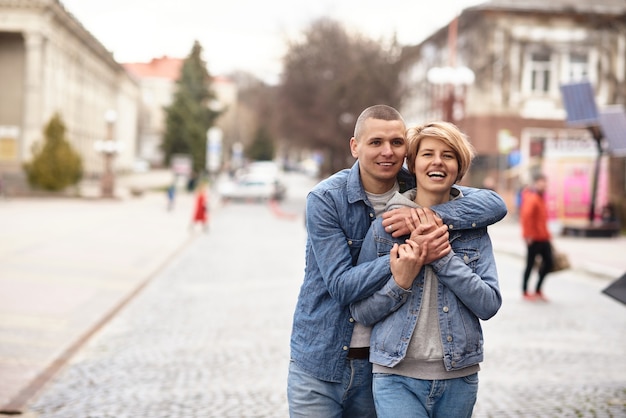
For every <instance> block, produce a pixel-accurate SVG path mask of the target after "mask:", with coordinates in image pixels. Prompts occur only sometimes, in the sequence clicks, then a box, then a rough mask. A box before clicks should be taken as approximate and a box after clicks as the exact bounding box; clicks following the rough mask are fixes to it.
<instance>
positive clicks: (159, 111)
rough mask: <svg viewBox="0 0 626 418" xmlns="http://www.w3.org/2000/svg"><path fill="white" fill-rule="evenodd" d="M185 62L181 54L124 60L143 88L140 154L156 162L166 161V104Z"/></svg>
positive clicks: (141, 88)
mask: <svg viewBox="0 0 626 418" xmlns="http://www.w3.org/2000/svg"><path fill="white" fill-rule="evenodd" d="M183 62H184V60H183V59H181V58H171V57H167V56H164V57H161V58H154V59H152V60H151V61H150V62H147V63H143V62H141V63H124V64H122V65H123V66H124V68H126V70H127V71H128V72H129V74H130V75H131V76H132V77H133V78H134V79H135V80H136V81H137V83H138V84H139V88H140V90H141V101H140V112H139V124H138V137H139V138H138V143H137V155H138V156H139V157H140V158H142V159H145V160H147V161H148V162H150V164H151V165H152V166H160V165H161V164H162V163H163V152H162V151H161V142H162V138H163V134H164V132H165V122H166V121H165V112H164V110H163V108H164V107H167V106H169V105H171V104H172V100H173V98H174V93H175V92H176V81H177V80H178V79H179V77H180V71H181V68H182V66H183Z"/></svg>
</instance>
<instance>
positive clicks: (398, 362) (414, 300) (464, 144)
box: [351, 122, 502, 418]
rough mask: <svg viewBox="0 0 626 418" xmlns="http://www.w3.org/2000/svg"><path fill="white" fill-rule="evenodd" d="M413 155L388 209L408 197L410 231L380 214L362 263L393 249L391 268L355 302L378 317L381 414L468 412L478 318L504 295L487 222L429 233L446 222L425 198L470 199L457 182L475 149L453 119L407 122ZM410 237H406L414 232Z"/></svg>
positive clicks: (355, 309) (374, 340)
mask: <svg viewBox="0 0 626 418" xmlns="http://www.w3.org/2000/svg"><path fill="white" fill-rule="evenodd" d="M407 139H408V141H409V145H408V153H407V164H408V168H409V171H410V172H411V173H413V174H414V175H415V178H416V182H417V188H416V189H412V190H409V191H407V192H405V193H396V195H395V196H394V197H393V198H392V199H391V200H390V201H389V202H388V204H387V209H388V210H390V209H394V208H399V207H410V208H412V209H411V212H412V214H411V218H409V219H407V223H408V224H409V225H411V227H410V229H411V230H412V233H411V236H410V237H404V238H394V237H392V236H391V235H390V233H389V232H388V231H386V230H385V228H384V227H383V226H382V223H381V222H380V221H375V222H374V223H373V224H372V226H371V228H370V230H369V232H368V234H367V236H366V237H365V240H364V243H363V248H362V249H361V253H360V256H359V263H361V262H366V261H370V260H372V259H374V258H376V257H378V256H380V255H386V254H390V265H391V272H392V275H391V276H390V278H389V280H388V281H387V283H386V284H385V285H384V286H383V287H382V288H381V289H380V290H379V291H378V292H376V293H374V294H373V295H372V296H370V297H368V298H366V299H363V300H361V301H359V302H357V303H355V304H353V305H352V306H351V312H352V315H353V316H354V318H355V319H356V320H357V321H358V322H359V323H362V324H364V325H366V326H371V325H373V330H372V336H371V341H370V343H371V347H370V361H371V362H372V363H373V372H374V379H373V392H374V401H375V406H376V412H377V414H378V417H379V418H385V417H393V418H402V417H446V418H447V417H455V418H456V417H468V418H469V417H471V415H472V411H473V408H474V404H475V402H476V395H477V392H478V371H479V369H480V367H479V363H480V362H481V361H482V360H483V334H482V329H481V326H480V320H486V319H489V318H491V317H492V316H493V315H495V314H496V312H497V311H498V309H499V308H500V306H501V303H502V298H501V295H500V290H499V285H498V275H497V271H496V263H495V259H494V255H493V249H492V246H491V240H490V238H489V235H488V234H487V228H486V227H481V228H475V229H469V230H456V229H448V234H449V245H443V246H442V245H440V244H439V245H438V246H436V247H433V246H432V245H430V241H433V240H434V237H436V236H440V234H441V230H445V229H447V226H446V225H443V224H442V222H441V220H440V219H439V218H437V217H434V216H432V215H431V214H432V212H425V211H423V210H422V209H421V208H432V209H435V211H436V208H437V205H441V204H444V203H447V202H449V201H452V200H457V199H463V189H464V188H463V187H460V186H457V185H456V183H458V182H459V181H460V180H461V179H462V178H463V176H464V175H465V174H466V173H467V170H468V169H469V166H470V163H471V161H472V159H473V157H474V150H473V147H472V146H471V144H470V143H469V141H468V140H467V138H466V137H465V135H464V134H463V133H462V132H460V131H459V129H458V128H457V127H456V126H455V125H453V124H450V123H447V122H433V123H429V124H426V125H422V126H418V127H415V128H411V129H409V130H408V131H407ZM406 238H409V239H408V240H407V239H406Z"/></svg>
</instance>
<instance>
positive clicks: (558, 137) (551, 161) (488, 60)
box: [402, 0, 626, 219]
mask: <svg viewBox="0 0 626 418" xmlns="http://www.w3.org/2000/svg"><path fill="white" fill-rule="evenodd" d="M404 58H405V60H407V62H409V66H408V67H407V68H408V70H407V71H406V73H405V75H404V77H405V79H404V83H405V85H406V86H407V91H408V99H407V101H406V102H405V106H404V107H403V109H402V110H403V114H404V116H405V117H406V119H407V122H409V123H411V122H421V121H426V120H433V119H442V118H444V119H449V120H452V121H453V122H454V123H456V124H457V125H458V126H459V127H460V128H461V129H462V130H463V131H464V132H465V133H467V134H468V135H469V137H470V139H471V141H472V143H473V144H474V146H475V147H476V150H477V154H478V157H477V158H476V160H475V161H474V164H473V166H472V169H471V172H470V175H469V176H468V178H467V180H466V182H467V183H468V184H472V185H474V186H481V185H483V184H484V180H485V179H486V178H491V179H493V180H495V184H496V189H497V190H498V191H499V192H500V193H501V194H503V195H504V196H505V197H506V198H507V200H508V202H509V206H510V207H511V209H513V208H514V206H515V194H516V192H517V191H518V190H519V188H520V187H521V186H523V185H524V184H526V183H527V182H528V180H529V176H530V175H531V173H533V172H536V171H544V172H546V173H547V174H548V176H549V177H550V178H551V180H552V183H551V185H550V192H551V196H550V205H551V206H550V207H551V211H552V215H553V217H555V218H560V219H577V218H585V217H586V215H587V212H588V207H589V205H588V202H589V200H590V193H591V191H590V190H591V181H590V174H591V173H592V172H593V169H592V167H593V164H594V160H595V158H596V156H597V150H596V146H595V141H594V140H593V137H592V135H591V134H590V132H589V131H588V130H586V129H571V128H568V127H567V126H566V124H565V118H566V113H565V110H564V107H563V103H562V98H561V91H560V86H561V84H563V83H568V82H573V81H580V80H588V81H589V82H590V83H591V84H592V85H593V86H594V88H595V93H596V102H597V104H598V107H600V108H602V107H603V106H607V105H616V104H618V105H624V104H625V103H626V2H625V1H623V0H594V1H577V0H551V1H545V0H526V1H517V0H492V1H487V2H485V3H482V4H480V5H478V6H475V7H471V8H467V9H465V10H463V12H462V13H461V14H460V15H459V16H457V18H455V19H454V20H453V21H452V22H450V24H449V25H448V26H446V27H443V28H441V29H440V30H439V31H437V32H435V33H433V34H432V35H431V36H429V37H428V38H427V39H426V40H425V41H424V42H422V43H421V44H419V45H416V46H413V47H409V48H406V49H405V51H404ZM445 67H451V68H459V67H465V68H466V69H469V70H471V73H473V76H472V77H466V78H465V79H460V78H459V77H456V78H455V77H454V75H453V76H450V74H448V76H447V79H443V80H442V77H438V79H437V80H433V77H430V79H429V72H430V73H431V75H432V74H433V71H432V69H433V68H437V69H442V68H445ZM448 70H449V68H448ZM437 74H438V75H439V76H441V72H439V73H437ZM463 74H464V73H463ZM625 172H626V163H625V159H624V156H615V155H613V156H606V157H604V158H603V159H602V170H601V174H600V179H599V189H598V197H599V202H600V203H606V202H608V201H611V202H614V203H618V206H621V207H623V208H624V209H623V210H624V211H626V201H625V200H624V199H625V198H624V196H625V195H626V185H625V184H624V183H625V179H626V175H625ZM597 208H598V209H597V210H598V211H599V210H600V209H601V205H598V206H597Z"/></svg>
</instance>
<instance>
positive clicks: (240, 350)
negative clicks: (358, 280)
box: [32, 204, 305, 418]
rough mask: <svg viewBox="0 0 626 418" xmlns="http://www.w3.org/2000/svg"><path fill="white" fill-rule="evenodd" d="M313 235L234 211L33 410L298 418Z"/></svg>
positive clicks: (250, 211)
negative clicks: (300, 316)
mask: <svg viewBox="0 0 626 418" xmlns="http://www.w3.org/2000/svg"><path fill="white" fill-rule="evenodd" d="M304 240H305V232H304V228H303V226H302V223H301V219H300V222H294V220H287V219H281V218H276V217H274V216H273V215H272V214H271V213H270V210H269V208H268V207H267V206H263V205H236V204H233V205H230V206H229V207H228V208H223V209H222V210H221V211H220V215H219V219H216V220H215V221H214V222H213V224H212V229H211V231H210V232H209V233H208V234H206V235H205V236H202V237H200V238H198V239H196V240H195V241H194V242H193V244H191V245H190V246H189V247H188V249H187V250H186V251H185V253H184V254H183V255H181V256H180V257H179V258H178V259H176V260H175V261H174V262H173V263H172V264H171V265H169V266H168V267H167V268H166V269H165V270H164V271H163V272H162V273H161V274H160V275H159V276H158V277H156V278H155V279H154V281H153V282H152V283H151V285H150V286H149V287H148V288H146V289H145V291H144V293H143V294H142V295H141V296H140V297H139V298H137V299H136V300H135V301H134V302H133V303H131V304H130V305H129V306H128V307H127V309H125V310H124V311H123V312H121V314H120V315H119V316H118V317H116V318H115V319H114V320H113V321H112V322H111V323H110V324H109V326H108V327H106V329H104V330H103V332H102V333H100V334H98V335H97V336H96V337H95V338H94V339H93V340H92V341H91V342H90V343H89V344H88V345H87V346H86V348H85V349H84V350H83V351H82V353H81V354H80V355H79V356H77V357H76V358H75V359H74V360H73V361H72V362H71V364H70V365H69V367H68V368H67V369H66V370H65V372H64V373H63V374H61V375H60V376H59V378H58V379H57V380H56V381H55V382H54V383H53V384H52V385H51V386H50V387H49V389H48V390H47V391H45V393H44V394H43V395H42V396H41V397H40V398H39V399H38V400H37V401H36V402H35V403H34V404H33V405H32V409H33V410H34V411H35V412H37V413H39V414H40V416H41V417H50V418H52V417H59V418H60V417H63V418H67V417H94V418H95V417H168V418H174V417H280V416H287V409H286V394H285V381H286V375H287V364H288V358H289V332H290V324H291V318H292V315H293V307H294V305H295V299H296V295H297V291H298V288H299V284H300V281H301V278H302V262H303V259H304V253H303V248H304Z"/></svg>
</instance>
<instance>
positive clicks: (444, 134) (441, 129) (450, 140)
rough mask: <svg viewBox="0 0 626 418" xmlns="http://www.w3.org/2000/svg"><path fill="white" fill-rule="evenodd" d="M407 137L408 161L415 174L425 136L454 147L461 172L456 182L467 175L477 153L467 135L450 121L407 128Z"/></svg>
mask: <svg viewBox="0 0 626 418" xmlns="http://www.w3.org/2000/svg"><path fill="white" fill-rule="evenodd" d="M406 137H407V141H408V143H409V147H408V152H407V156H406V162H407V166H408V167H409V171H410V172H411V173H413V174H415V157H416V156H417V152H418V151H419V147H420V143H421V142H422V139H424V138H433V139H438V140H440V141H443V143H445V144H446V145H448V146H449V147H450V148H452V150H453V151H454V154H455V155H456V160H457V162H458V164H459V173H458V175H457V178H456V180H455V183H458V182H459V181H461V179H462V178H463V176H465V174H466V173H467V170H469V168H470V165H471V163H472V160H473V159H474V156H475V155H476V154H475V151H474V147H473V146H472V144H471V143H470V142H469V139H468V138H467V135H465V134H464V133H463V132H461V131H460V130H459V128H457V127H456V125H454V124H452V123H449V122H443V121H438V122H431V123H427V124H424V125H419V126H414V127H411V128H409V129H408V130H407V132H406Z"/></svg>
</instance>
